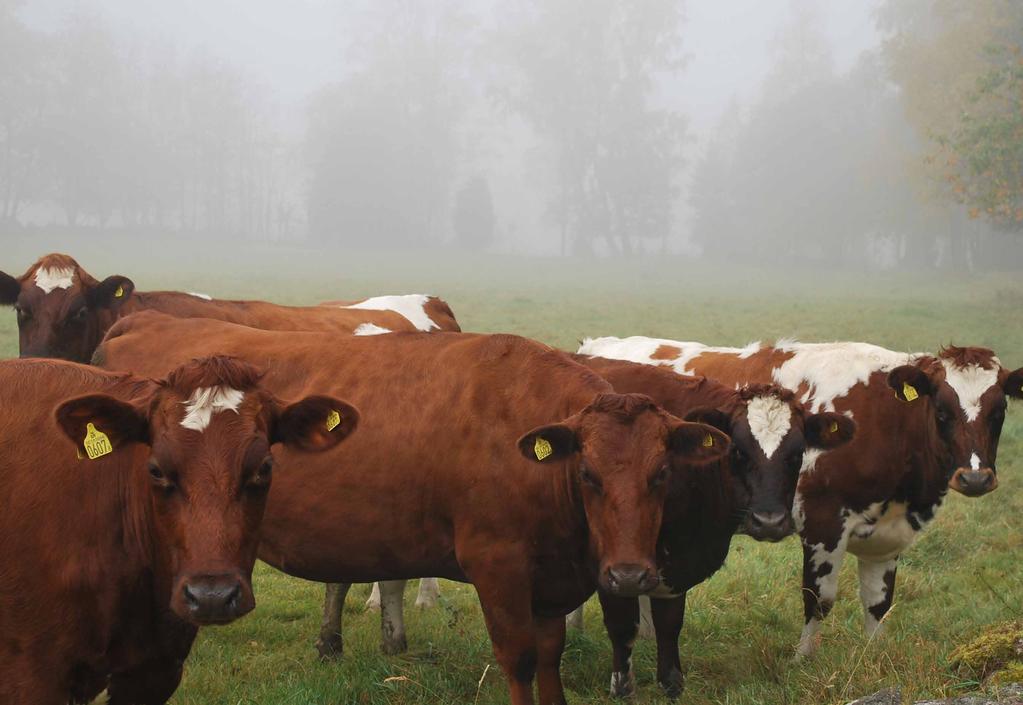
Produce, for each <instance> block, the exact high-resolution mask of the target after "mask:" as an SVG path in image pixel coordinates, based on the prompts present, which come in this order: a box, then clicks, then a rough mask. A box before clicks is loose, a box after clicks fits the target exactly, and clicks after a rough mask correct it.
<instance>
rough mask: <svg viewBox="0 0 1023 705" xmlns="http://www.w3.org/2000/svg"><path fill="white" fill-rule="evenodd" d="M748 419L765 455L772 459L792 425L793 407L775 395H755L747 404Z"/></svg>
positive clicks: (754, 436)
mask: <svg viewBox="0 0 1023 705" xmlns="http://www.w3.org/2000/svg"><path fill="white" fill-rule="evenodd" d="M746 421H748V422H749V428H750V431H751V432H752V433H753V438H754V439H756V441H757V443H759V444H760V449H761V450H763V451H764V456H765V457H766V458H767V459H768V460H770V458H771V456H772V455H774V451H776V450H778V446H780V445H781V442H782V440H784V439H785V434H787V433H788V432H789V429H790V428H791V427H792V409H791V407H790V406H789V405H788V403H787V402H784V401H782V400H781V399H779V398H778V397H776V396H773V395H764V396H759V397H754V398H753V399H750V400H749V403H748V404H747V405H746Z"/></svg>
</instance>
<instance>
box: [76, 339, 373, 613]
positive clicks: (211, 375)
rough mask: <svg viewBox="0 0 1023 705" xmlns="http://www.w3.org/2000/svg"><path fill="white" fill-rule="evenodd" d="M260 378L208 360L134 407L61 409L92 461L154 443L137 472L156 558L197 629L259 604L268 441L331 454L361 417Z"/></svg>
mask: <svg viewBox="0 0 1023 705" xmlns="http://www.w3.org/2000/svg"><path fill="white" fill-rule="evenodd" d="M259 376H260V375H259V373H258V372H257V371H256V370H255V369H254V368H252V367H250V366H249V365H247V364H245V363H241V362H238V361H236V360H232V359H230V358H225V357H211V358H205V359H202V360H196V361H193V362H191V363H189V364H187V365H185V366H183V367H180V368H178V369H177V370H175V371H173V372H172V373H171V374H170V375H169V376H168V377H167V379H166V380H165V381H164V382H161V383H160V384H158V385H153V386H149V387H148V388H147V389H148V391H146V392H144V393H143V395H142V397H141V398H135V399H132V400H131V401H130V402H129V401H124V400H122V399H118V398H115V397H113V396H108V395H104V394H92V395H88V396H84V397H79V398H75V399H71V400H68V401H66V402H64V403H63V404H61V405H60V407H58V409H57V412H56V416H57V421H58V423H59V424H60V426H61V428H62V429H63V430H64V433H65V434H67V435H68V437H70V438H71V440H72V441H74V442H75V444H76V445H77V446H78V448H79V454H80V455H83V457H84V456H85V455H88V457H90V458H93V457H94V456H95V458H96V459H99V457H101V456H102V455H105V454H107V453H115V452H117V451H118V450H119V449H120V448H121V447H122V446H126V445H129V444H139V443H140V444H145V445H148V446H149V448H150V454H149V459H148V462H147V463H146V464H145V465H144V466H139V467H137V468H134V469H133V472H136V473H138V477H137V478H136V480H137V482H138V483H139V484H140V485H141V486H142V487H144V488H146V489H145V490H144V492H143V496H144V497H145V502H146V509H145V515H146V516H148V522H147V524H148V526H147V530H148V532H149V534H150V539H151V540H150V542H149V543H151V544H152V546H153V548H152V551H153V552H154V554H155V555H153V556H152V557H151V558H152V560H153V562H154V565H155V566H156V570H158V571H160V572H161V573H162V574H163V575H165V576H166V580H167V582H168V583H169V589H170V607H171V609H172V610H173V611H174V612H175V613H176V614H177V615H178V616H180V617H182V618H183V619H186V620H188V621H190V622H193V623H196V624H216V623H225V622H229V621H231V620H233V619H235V618H237V617H240V616H241V615H243V614H245V613H247V612H249V611H250V610H251V609H252V608H253V607H254V606H255V599H254V598H253V595H252V585H251V577H252V566H253V564H254V562H255V559H256V548H257V545H258V540H259V526H260V522H261V520H262V517H263V510H264V507H265V505H266V498H267V493H268V491H269V489H270V481H271V473H272V469H273V458H272V456H271V454H270V448H271V446H273V445H274V444H275V443H283V444H285V445H288V446H291V447H294V448H298V449H301V450H305V451H310V452H317V451H323V450H327V449H329V448H332V447H334V446H335V445H337V444H338V443H340V442H341V441H342V440H344V438H346V437H347V436H348V435H349V434H351V433H352V431H354V430H355V428H356V426H357V424H358V421H359V414H358V412H357V411H356V410H355V409H354V408H353V407H351V406H350V405H348V404H346V403H345V402H343V401H341V400H339V399H334V398H331V397H326V396H310V397H306V398H305V399H302V400H301V401H298V402H295V403H292V404H284V403H282V402H280V401H279V400H278V399H277V398H275V397H274V396H273V395H271V394H270V393H269V392H267V391H265V390H263V389H262V388H261V387H260V385H259ZM82 450H84V451H85V453H84V454H83V453H82ZM82 462H86V461H85V460H83V461H82ZM290 470H293V471H296V472H300V471H301V468H297V467H296V468H290Z"/></svg>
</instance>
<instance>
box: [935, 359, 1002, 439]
mask: <svg viewBox="0 0 1023 705" xmlns="http://www.w3.org/2000/svg"><path fill="white" fill-rule="evenodd" d="M992 361H993V362H994V364H995V367H994V368H993V369H990V370H985V369H984V368H983V367H981V366H980V365H967V366H966V367H957V366H956V365H955V364H954V363H953V362H952V361H951V360H942V361H941V364H942V365H943V366H944V368H945V381H946V382H948V385H949V386H950V387H952V389H954V390H955V393H956V394H957V395H959V405H960V406H962V407H963V413H965V414H966V420H967V421H969V422H971V423H972V422H974V421H976V420H977V417H978V416H980V398H981V397H982V396H984V392H986V391H987V390H988V389H990V388H991V387H993V386H994V385H996V384H998V368H999V367H1000V366H1001V363H1000V362H998V358H994V359H993V360H992Z"/></svg>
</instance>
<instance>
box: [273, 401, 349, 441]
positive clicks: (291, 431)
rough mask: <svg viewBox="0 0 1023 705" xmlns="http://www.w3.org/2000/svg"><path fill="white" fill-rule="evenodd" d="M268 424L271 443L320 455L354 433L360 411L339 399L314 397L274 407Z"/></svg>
mask: <svg viewBox="0 0 1023 705" xmlns="http://www.w3.org/2000/svg"><path fill="white" fill-rule="evenodd" d="M271 424H272V428H271V430H270V442H271V443H283V444H284V445H286V446H290V447H292V448H298V449H300V450H305V451H309V452H313V453H319V452H321V451H325V450H330V449H331V448H333V447H334V446H336V445H337V444H338V443H340V442H341V441H343V440H344V439H346V438H348V436H350V435H351V434H352V433H354V432H355V429H356V428H358V426H359V411H358V409H356V408H355V407H354V406H352V405H351V404H349V403H348V402H345V401H341V400H340V399H335V398H334V397H327V396H320V395H316V396H310V397H306V398H305V399H303V400H302V401H297V402H295V403H294V404H288V405H287V406H284V407H283V408H281V407H279V406H278V407H276V409H275V412H274V415H273V419H272V421H271Z"/></svg>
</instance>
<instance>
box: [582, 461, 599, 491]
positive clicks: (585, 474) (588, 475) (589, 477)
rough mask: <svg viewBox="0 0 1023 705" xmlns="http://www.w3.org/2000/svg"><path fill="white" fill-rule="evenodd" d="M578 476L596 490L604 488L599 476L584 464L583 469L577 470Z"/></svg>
mask: <svg viewBox="0 0 1023 705" xmlns="http://www.w3.org/2000/svg"><path fill="white" fill-rule="evenodd" d="M579 477H580V478H581V479H582V481H583V482H584V483H585V484H587V485H589V486H590V487H592V488H593V489H594V490H596V491H597V492H600V491H602V490H603V489H604V484H603V483H602V482H601V481H600V478H599V477H597V476H596V475H595V474H594V473H593V471H591V470H590V469H589V468H588V467H586V466H583V469H582V470H580V471H579Z"/></svg>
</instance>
